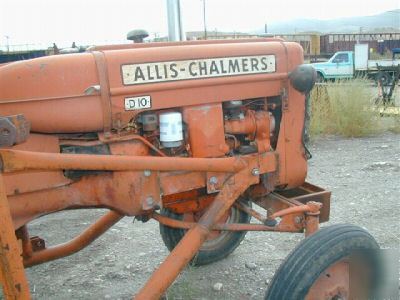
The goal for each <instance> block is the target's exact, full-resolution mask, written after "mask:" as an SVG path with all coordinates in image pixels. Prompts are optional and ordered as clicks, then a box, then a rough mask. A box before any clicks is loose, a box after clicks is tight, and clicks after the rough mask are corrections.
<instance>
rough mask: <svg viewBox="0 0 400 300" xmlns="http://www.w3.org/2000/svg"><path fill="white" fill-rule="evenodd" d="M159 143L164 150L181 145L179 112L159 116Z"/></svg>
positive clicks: (180, 117) (181, 135)
mask: <svg viewBox="0 0 400 300" xmlns="http://www.w3.org/2000/svg"><path fill="white" fill-rule="evenodd" d="M160 141H161V144H162V145H163V146H164V147H165V148H173V147H179V146H180V145H182V141H183V133H182V114H181V113H180V112H167V113H162V114H160Z"/></svg>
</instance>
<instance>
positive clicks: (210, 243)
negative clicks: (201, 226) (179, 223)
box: [183, 207, 240, 251]
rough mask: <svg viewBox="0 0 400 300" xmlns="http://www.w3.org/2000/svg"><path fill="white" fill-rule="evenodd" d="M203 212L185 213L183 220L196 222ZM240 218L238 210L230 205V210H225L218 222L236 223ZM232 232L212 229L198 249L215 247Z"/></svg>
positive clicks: (205, 249) (206, 249) (207, 249)
mask: <svg viewBox="0 0 400 300" xmlns="http://www.w3.org/2000/svg"><path fill="white" fill-rule="evenodd" d="M202 214H203V212H198V213H194V214H193V213H186V214H184V215H183V220H184V221H187V222H197V221H198V220H199V219H200V218H201V216H202ZM239 218H240V212H239V211H238V210H237V209H236V208H234V207H232V208H231V209H230V211H228V212H226V213H225V214H224V215H223V216H222V218H221V219H220V220H219V221H218V223H238V222H239ZM231 234H232V232H230V231H220V230H213V231H211V232H210V234H209V235H208V237H207V239H206V241H205V242H204V243H203V245H202V246H201V248H200V250H202V251H210V250H215V249H217V248H218V247H219V246H220V245H221V243H224V241H225V240H227V239H229V238H230V235H231Z"/></svg>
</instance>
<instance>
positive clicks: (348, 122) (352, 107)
mask: <svg viewBox="0 0 400 300" xmlns="http://www.w3.org/2000/svg"><path fill="white" fill-rule="evenodd" d="M373 91H374V90H373V88H371V87H370V83H369V81H367V80H365V79H353V80H340V81H336V82H328V83H327V84H325V85H320V86H316V87H315V88H314V89H313V90H312V92H311V97H310V99H311V100H310V101H311V121H310V133H311V136H318V135H329V134H335V135H342V136H345V137H361V136H368V135H373V134H376V133H378V132H380V131H382V126H381V122H380V115H379V113H378V112H376V111H374V110H372V109H371V108H372V107H373V105H374V101H375V95H374V93H373Z"/></svg>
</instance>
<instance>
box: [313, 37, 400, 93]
mask: <svg viewBox="0 0 400 300" xmlns="http://www.w3.org/2000/svg"><path fill="white" fill-rule="evenodd" d="M368 57H369V47H368V44H356V45H355V47H354V52H353V51H340V52H336V53H335V54H334V55H333V56H332V57H331V58H330V59H329V60H328V61H327V62H321V63H314V64H312V65H313V66H314V68H315V69H316V71H317V74H318V81H320V82H321V81H324V80H327V79H346V78H354V77H355V76H368V77H369V78H374V79H375V80H377V81H378V80H380V81H381V83H382V84H383V85H388V84H390V83H391V82H392V80H393V79H394V77H395V74H396V72H398V71H399V68H400V59H395V57H394V55H393V59H382V60H369V59H368Z"/></svg>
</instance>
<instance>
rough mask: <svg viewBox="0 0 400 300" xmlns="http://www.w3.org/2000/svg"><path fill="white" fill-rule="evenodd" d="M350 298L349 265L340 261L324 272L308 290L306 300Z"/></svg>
mask: <svg viewBox="0 0 400 300" xmlns="http://www.w3.org/2000/svg"><path fill="white" fill-rule="evenodd" d="M349 296H350V264H349V261H348V260H347V259H342V260H340V261H338V262H336V263H334V264H333V265H331V266H330V267H329V268H327V269H326V270H324V271H323V272H322V274H321V275H320V276H319V277H318V278H317V280H316V281H315V282H314V284H313V285H312V286H311V288H310V289H309V291H308V293H307V296H306V297H305V299H306V300H316V299H321V300H322V299H323V300H345V299H349Z"/></svg>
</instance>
